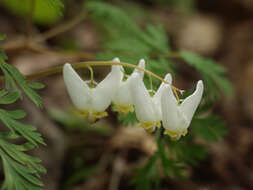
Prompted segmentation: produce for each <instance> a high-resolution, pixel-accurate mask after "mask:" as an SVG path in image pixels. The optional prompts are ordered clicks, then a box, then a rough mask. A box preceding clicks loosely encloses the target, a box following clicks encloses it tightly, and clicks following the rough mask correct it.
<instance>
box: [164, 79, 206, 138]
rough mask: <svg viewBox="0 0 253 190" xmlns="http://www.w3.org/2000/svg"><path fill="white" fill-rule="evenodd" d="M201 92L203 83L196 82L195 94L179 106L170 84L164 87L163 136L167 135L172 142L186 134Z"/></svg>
mask: <svg viewBox="0 0 253 190" xmlns="http://www.w3.org/2000/svg"><path fill="white" fill-rule="evenodd" d="M203 90H204V86H203V82H202V81H198V84H197V87H196V90H195V92H194V93H193V94H192V95H190V96H189V97H187V98H186V99H184V100H183V102H182V103H181V104H179V103H178V101H177V99H176V98H175V96H174V94H173V91H172V89H171V86H170V84H166V85H165V89H164V90H163V92H162V97H161V102H162V106H161V107H162V122H163V127H164V128H165V132H164V134H168V135H169V136H170V137H171V138H172V139H173V140H178V139H179V138H180V137H181V136H182V135H183V136H184V135H186V134H187V129H188V127H189V125H190V123H191V120H192V117H193V115H194V113H195V111H196V109H197V107H198V105H199V103H200V100H201V97H202V94H203Z"/></svg>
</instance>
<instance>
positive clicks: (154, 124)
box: [138, 121, 161, 133]
mask: <svg viewBox="0 0 253 190" xmlns="http://www.w3.org/2000/svg"><path fill="white" fill-rule="evenodd" d="M138 125H139V126H140V127H142V128H144V129H145V130H146V131H147V132H149V133H152V132H154V131H155V129H156V128H160V127H161V122H160V121H154V122H140V123H139V124H138Z"/></svg>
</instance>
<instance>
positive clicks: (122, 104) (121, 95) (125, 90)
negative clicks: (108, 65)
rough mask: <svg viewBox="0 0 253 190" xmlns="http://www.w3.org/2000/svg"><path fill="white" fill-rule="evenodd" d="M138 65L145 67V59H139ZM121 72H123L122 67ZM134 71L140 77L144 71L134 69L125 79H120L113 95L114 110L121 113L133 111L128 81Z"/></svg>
mask: <svg viewBox="0 0 253 190" xmlns="http://www.w3.org/2000/svg"><path fill="white" fill-rule="evenodd" d="M138 66H139V67H141V68H145V61H144V59H141V60H140V61H139V65H138ZM121 68H122V72H124V69H123V67H121ZM134 73H138V74H139V75H140V76H141V78H143V76H144V72H143V71H140V70H137V69H135V70H134V71H133V73H132V74H131V75H130V76H129V77H128V78H127V79H126V80H124V79H123V77H122V79H121V80H120V83H119V88H118V90H117V92H116V94H115V96H114V97H113V104H114V111H116V112H119V113H121V114H122V115H126V114H127V113H128V112H133V111H134V107H133V101H132V97H131V94H130V87H129V86H130V81H131V78H132V76H133V74H134Z"/></svg>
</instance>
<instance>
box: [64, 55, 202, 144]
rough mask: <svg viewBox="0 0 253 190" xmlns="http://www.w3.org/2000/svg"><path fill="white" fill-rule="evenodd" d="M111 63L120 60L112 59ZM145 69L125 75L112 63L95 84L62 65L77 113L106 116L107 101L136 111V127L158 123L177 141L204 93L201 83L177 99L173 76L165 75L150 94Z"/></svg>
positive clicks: (150, 129)
mask: <svg viewBox="0 0 253 190" xmlns="http://www.w3.org/2000/svg"><path fill="white" fill-rule="evenodd" d="M113 62H118V63H119V62H120V60H119V59H118V58H115V59H114V60H113ZM138 66H139V67H140V68H143V69H144V68H145V61H144V60H143V59H141V60H140V62H139V65H138ZM143 76H144V72H143V71H140V70H137V69H135V70H134V71H133V73H132V74H131V75H130V76H129V77H128V78H125V75H124V68H123V67H122V66H121V65H112V68H111V72H110V73H109V74H108V75H107V76H106V77H105V78H104V80H102V81H101V82H100V83H99V84H97V85H96V86H95V87H94V86H93V85H89V83H90V81H83V80H82V79H81V78H80V77H79V75H78V74H77V73H76V72H75V70H74V69H73V68H72V67H71V65H70V64H68V63H67V64H65V65H64V67H63V78H64V82H65V84H66V87H67V91H68V93H69V95H70V98H71V100H72V102H73V104H74V106H75V107H76V108H77V112H78V113H79V114H81V115H83V116H85V117H86V118H87V119H88V120H90V121H92V122H94V121H95V120H96V119H99V118H102V117H105V116H107V115H108V114H107V112H106V111H105V110H106V109H107V108H108V107H109V106H110V104H111V103H112V104H113V106H114V111H116V112H119V113H121V114H123V115H126V114H127V113H128V112H133V111H135V112H136V117H137V119H138V120H139V126H141V127H143V128H144V129H146V130H147V131H148V132H153V131H154V130H155V129H156V128H159V127H160V126H161V122H162V124H163V127H164V128H165V131H164V134H167V135H169V136H170V137H171V138H172V139H173V140H178V139H179V138H180V137H181V136H184V135H186V134H187V129H188V127H189V125H190V123H191V120H192V117H193V115H194V113H195V111H196V109H197V107H198V105H199V103H200V100H201V97H202V94H203V90H204V87H203V82H202V81H198V83H197V87H196V90H195V92H194V93H193V94H192V95H190V96H188V97H187V98H186V99H184V100H182V101H181V100H178V99H177V98H176V97H175V95H174V93H173V89H172V85H171V83H172V77H171V75H170V74H167V75H166V76H165V78H164V80H165V81H166V82H167V84H166V83H164V82H163V83H162V84H161V85H160V87H159V89H158V90H157V92H156V93H150V92H149V91H148V90H147V89H146V87H145V85H144V83H143Z"/></svg>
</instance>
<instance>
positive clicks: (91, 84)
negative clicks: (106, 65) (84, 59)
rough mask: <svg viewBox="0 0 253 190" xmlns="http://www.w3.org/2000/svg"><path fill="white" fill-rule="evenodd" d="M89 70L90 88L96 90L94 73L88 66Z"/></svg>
mask: <svg viewBox="0 0 253 190" xmlns="http://www.w3.org/2000/svg"><path fill="white" fill-rule="evenodd" d="M88 69H89V70H90V87H91V88H94V87H95V86H94V73H93V69H92V67H91V66H88Z"/></svg>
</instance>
